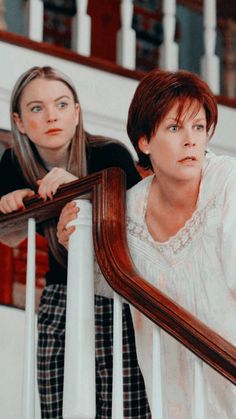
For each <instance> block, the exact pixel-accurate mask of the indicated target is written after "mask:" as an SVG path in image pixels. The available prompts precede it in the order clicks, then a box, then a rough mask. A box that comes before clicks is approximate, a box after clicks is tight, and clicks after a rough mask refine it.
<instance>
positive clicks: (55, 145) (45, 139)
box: [13, 78, 79, 156]
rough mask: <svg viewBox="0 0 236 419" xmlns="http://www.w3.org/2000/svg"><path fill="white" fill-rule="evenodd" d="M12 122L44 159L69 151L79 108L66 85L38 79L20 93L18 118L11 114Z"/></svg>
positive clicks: (55, 81) (16, 115) (56, 81)
mask: <svg viewBox="0 0 236 419" xmlns="http://www.w3.org/2000/svg"><path fill="white" fill-rule="evenodd" d="M13 118H14V121H15V123H16V125H17V127H18V129H19V131H20V132H21V133H22V134H26V135H27V136H28V138H30V140H31V141H32V142H33V143H34V144H35V146H36V148H37V149H38V152H39V153H40V154H41V155H43V156H45V154H47V152H50V153H51V152H52V151H55V152H57V151H60V152H61V151H63V150H65V151H66V150H67V149H68V146H69V144H70V142H71V139H72V137H73V135H74V133H75V129H76V126H77V124H78V120H79V105H78V103H75V101H74V97H73V94H72V92H71V90H70V89H69V87H68V86H67V85H66V84H65V83H63V82H61V81H58V80H47V79H43V78H37V79H34V80H32V81H31V82H30V83H29V84H28V85H27V86H26V87H25V89H24V90H23V92H22V95H21V99H20V115H19V114H17V113H14V114H13Z"/></svg>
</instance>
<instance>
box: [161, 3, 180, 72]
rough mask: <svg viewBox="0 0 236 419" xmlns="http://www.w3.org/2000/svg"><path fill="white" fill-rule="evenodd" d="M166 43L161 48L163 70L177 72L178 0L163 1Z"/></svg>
mask: <svg viewBox="0 0 236 419" xmlns="http://www.w3.org/2000/svg"><path fill="white" fill-rule="evenodd" d="M162 8H163V34H164V41H163V44H162V45H161V47H160V62H159V65H160V67H161V68H163V69H166V70H170V71H176V70H178V67H179V48H178V45H177V43H176V42H175V28H176V0H163V6H162Z"/></svg>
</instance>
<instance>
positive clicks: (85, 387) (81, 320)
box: [63, 199, 96, 419]
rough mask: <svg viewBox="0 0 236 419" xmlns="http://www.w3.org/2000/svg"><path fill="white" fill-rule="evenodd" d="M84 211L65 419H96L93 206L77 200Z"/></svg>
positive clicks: (70, 295)
mask: <svg viewBox="0 0 236 419" xmlns="http://www.w3.org/2000/svg"><path fill="white" fill-rule="evenodd" d="M76 204H77V205H78V207H79V208H80V211H79V214H78V217H77V219H76V220H74V221H73V223H71V224H73V225H75V226H76V230H75V232H74V233H73V234H72V235H71V237H70V241H69V249H68V277H67V308H66V346H65V371H64V397H63V418H64V419H94V418H95V414H96V407H95V338H94V275H93V270H94V256H93V239H92V205H91V203H90V202H89V201H85V200H82V199H80V200H77V201H76Z"/></svg>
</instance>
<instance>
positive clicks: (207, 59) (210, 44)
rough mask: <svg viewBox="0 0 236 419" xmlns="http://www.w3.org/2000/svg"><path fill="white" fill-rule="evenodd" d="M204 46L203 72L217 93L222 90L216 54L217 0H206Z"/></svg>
mask: <svg viewBox="0 0 236 419" xmlns="http://www.w3.org/2000/svg"><path fill="white" fill-rule="evenodd" d="M203 22H204V46H205V54H204V56H203V57H202V59H201V72H202V76H203V77H204V79H205V80H206V81H207V83H208V84H209V85H210V87H211V89H212V90H213V92H214V93H215V94H219V91H220V61H219V57H217V55H216V54H215V46H216V0H204V3H203Z"/></svg>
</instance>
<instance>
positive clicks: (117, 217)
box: [0, 168, 236, 384]
mask: <svg viewBox="0 0 236 419" xmlns="http://www.w3.org/2000/svg"><path fill="white" fill-rule="evenodd" d="M125 189H126V188H125V175H124V173H123V172H122V170H121V169H118V168H110V169H106V170H104V171H101V172H97V173H94V174H92V175H89V176H87V177H85V178H83V179H81V180H78V181H74V182H71V183H70V184H67V185H65V186H63V187H61V188H60V189H59V190H58V192H57V193H56V195H55V197H54V198H53V200H50V201H47V202H45V203H44V202H42V199H41V198H39V197H38V196H35V197H33V198H27V199H26V200H25V205H26V209H25V210H20V211H16V212H14V213H11V214H7V215H4V214H0V236H1V235H3V234H8V233H11V232H13V231H14V230H17V229H20V228H22V227H23V226H25V225H26V224H27V220H28V218H29V217H33V218H35V219H36V222H42V221H46V220H48V219H51V218H54V217H57V216H58V215H59V214H60V211H61V209H62V207H63V206H64V205H65V204H66V202H68V201H71V200H73V199H75V198H78V196H81V195H85V194H91V199H92V202H93V235H94V247H95V253H96V257H97V260H98V263H99V265H100V268H101V270H102V272H103V275H104V276H105V278H106V280H107V281H108V283H109V284H110V286H111V287H112V288H113V289H114V290H115V291H116V292H117V293H118V294H120V295H121V296H122V297H123V298H125V299H126V300H127V301H128V302H129V303H131V304H132V305H133V306H135V307H136V308H137V309H138V310H140V311H141V312H142V313H143V314H145V315H146V316H147V317H148V318H149V319H151V320H152V321H153V322H154V323H155V324H157V325H159V326H160V327H161V328H163V329H164V330H165V331H166V332H167V333H169V334H170V335H171V336H173V337H174V338H176V339H177V340H178V341H179V342H181V343H182V344H183V345H184V346H186V347H187V348H188V349H189V350H191V351H192V352H193V353H195V354H196V355H197V356H199V357H200V358H201V359H202V360H203V361H205V362H206V363H207V364H209V365H210V366H211V367H213V368H214V369H215V370H216V371H218V372H219V373H220V374H221V375H223V376H224V377H225V378H227V379H228V380H230V381H231V382H232V383H233V384H236V348H235V347H234V346H233V345H232V344H230V343H229V342H227V341H226V340H225V339H223V338H222V337H221V336H219V335H218V334H217V333H216V332H214V331H213V330H211V329H210V328H208V327H207V326H206V325H205V324H203V323H202V322H200V321H199V320H198V319H197V318H196V317H194V316H193V315H192V314H191V313H190V312H188V311H187V310H185V309H183V308H182V307H180V306H179V305H178V304H176V303H175V302H174V301H173V300H171V299H170V298H168V297H167V296H166V295H165V294H163V293H162V292H160V291H159V290H158V289H157V288H155V287H154V286H152V285H151V284H149V283H148V282H147V281H146V280H145V279H144V278H142V277H140V276H139V275H138V273H137V272H136V269H135V267H134V265H133V263H132V260H131V258H130V255H129V251H128V245H127V239H126V230H125Z"/></svg>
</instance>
